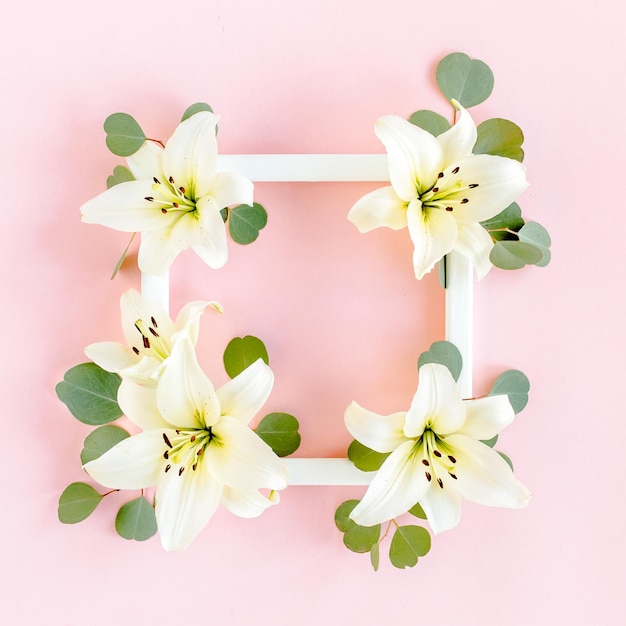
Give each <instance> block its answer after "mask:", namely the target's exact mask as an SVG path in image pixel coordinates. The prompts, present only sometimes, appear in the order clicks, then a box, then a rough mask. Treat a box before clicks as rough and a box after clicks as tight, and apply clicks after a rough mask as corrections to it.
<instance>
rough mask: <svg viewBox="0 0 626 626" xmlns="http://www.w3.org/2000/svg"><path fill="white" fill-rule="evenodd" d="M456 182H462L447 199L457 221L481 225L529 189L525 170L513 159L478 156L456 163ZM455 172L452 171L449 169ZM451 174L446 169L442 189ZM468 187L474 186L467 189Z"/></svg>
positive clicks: (446, 201)
mask: <svg viewBox="0 0 626 626" xmlns="http://www.w3.org/2000/svg"><path fill="white" fill-rule="evenodd" d="M456 167H458V173H457V174H456V175H455V176H456V180H457V181H460V182H461V185H460V186H459V187H454V188H453V189H454V192H453V193H452V194H451V195H448V196H446V198H445V201H444V202H445V204H446V205H447V206H450V207H452V209H453V211H454V217H455V219H456V220H457V221H459V222H482V221H483V220H486V219H489V218H490V217H493V216H494V215H497V214H498V213H500V211H503V210H504V209H506V207H508V206H509V204H511V202H513V201H514V200H515V199H516V198H517V197H518V196H519V195H520V194H521V193H522V192H523V191H524V190H525V189H527V188H528V181H527V180H526V168H525V167H524V165H522V164H521V163H519V162H518V161H515V160H514V159H507V158H505V157H499V156H492V155H490V154H477V155H472V156H469V157H467V158H465V159H462V160H460V161H458V162H457V164H456ZM452 171H454V170H452ZM449 176H452V172H448V170H446V173H445V177H444V178H443V179H442V183H441V186H442V188H443V187H444V186H445V185H446V183H447V181H448V177H449ZM470 185H476V186H472V187H470Z"/></svg>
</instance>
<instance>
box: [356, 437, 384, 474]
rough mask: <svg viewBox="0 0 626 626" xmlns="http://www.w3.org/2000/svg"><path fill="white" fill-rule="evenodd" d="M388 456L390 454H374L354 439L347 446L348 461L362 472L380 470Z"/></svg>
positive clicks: (374, 452) (373, 451)
mask: <svg viewBox="0 0 626 626" xmlns="http://www.w3.org/2000/svg"><path fill="white" fill-rule="evenodd" d="M390 454H391V453H390V452H376V450H372V449H371V448H368V447H367V446H364V445H363V444H362V443H361V442H360V441H357V440H356V439H355V440H354V441H353V442H352V443H351V444H350V445H349V446H348V459H350V461H352V462H353V463H354V465H355V466H356V467H357V468H358V469H360V470H361V471H363V472H375V471H376V470H377V469H380V466H381V465H382V464H383V463H384V461H385V459H386V458H387V457H388V456H389V455H390Z"/></svg>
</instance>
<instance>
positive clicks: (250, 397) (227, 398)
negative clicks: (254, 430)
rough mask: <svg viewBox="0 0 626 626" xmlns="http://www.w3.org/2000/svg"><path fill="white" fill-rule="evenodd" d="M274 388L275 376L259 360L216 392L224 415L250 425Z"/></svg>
mask: <svg viewBox="0 0 626 626" xmlns="http://www.w3.org/2000/svg"><path fill="white" fill-rule="evenodd" d="M273 386H274V374H273V372H272V370H271V369H270V368H269V367H268V366H267V365H266V364H265V363H264V362H263V360H262V359H257V360H256V361H255V362H254V363H252V364H251V365H250V366H248V367H247V368H246V369H245V370H243V372H241V373H240V374H238V375H237V376H235V378H233V379H232V380H231V381H229V382H227V383H226V384H225V385H222V386H221V387H220V388H219V389H217V390H216V392H215V393H216V395H217V397H218V399H219V401H220V405H221V407H222V409H221V412H222V415H228V416H230V417H233V418H235V419H236V420H239V421H240V422H241V423H242V424H244V425H245V424H248V423H249V422H250V420H251V419H252V418H253V417H254V416H255V415H256V414H257V413H258V411H259V410H260V408H261V407H262V406H263V405H264V404H265V402H266V401H267V399H268V397H269V395H270V393H271V391H272V387H273Z"/></svg>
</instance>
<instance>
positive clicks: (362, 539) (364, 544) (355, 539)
mask: <svg viewBox="0 0 626 626" xmlns="http://www.w3.org/2000/svg"><path fill="white" fill-rule="evenodd" d="M379 539H380V524H376V526H359V525H358V524H357V525H355V526H353V527H352V528H350V529H348V530H347V531H346V533H345V534H344V536H343V543H344V545H345V546H346V548H348V550H352V552H360V553H363V552H369V551H370V550H371V549H372V546H373V545H375V544H377V543H378V540H379Z"/></svg>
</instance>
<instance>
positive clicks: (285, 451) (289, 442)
mask: <svg viewBox="0 0 626 626" xmlns="http://www.w3.org/2000/svg"><path fill="white" fill-rule="evenodd" d="M298 428H300V424H299V423H298V420H297V419H296V418H295V417H294V416H293V415H289V413H270V414H269V415H266V416H265V417H264V418H263V419H262V420H261V421H260V422H259V425H258V426H257V427H256V428H255V429H254V430H255V432H256V434H257V435H258V436H259V437H261V439H263V441H265V443H266V444H267V445H268V446H269V447H270V448H271V449H272V450H274V452H275V454H277V455H278V456H288V455H289V454H292V453H294V452H295V451H296V450H297V449H298V448H299V447H300V433H299V432H298Z"/></svg>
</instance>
